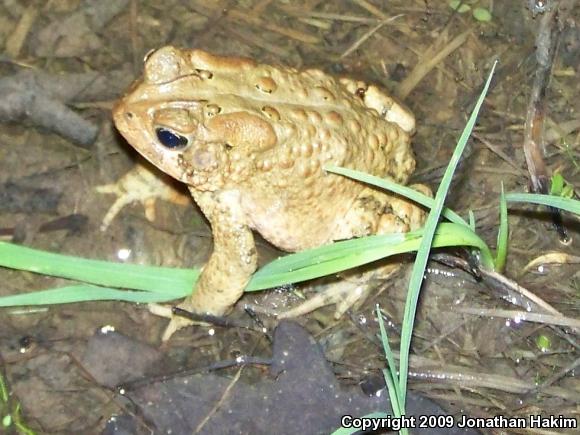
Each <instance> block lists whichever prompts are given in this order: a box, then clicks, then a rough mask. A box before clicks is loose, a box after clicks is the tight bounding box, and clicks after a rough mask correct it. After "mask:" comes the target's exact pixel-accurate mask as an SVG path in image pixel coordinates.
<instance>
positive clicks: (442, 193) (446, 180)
mask: <svg viewBox="0 0 580 435" xmlns="http://www.w3.org/2000/svg"><path fill="white" fill-rule="evenodd" d="M496 65H497V61H496V62H495V63H494V64H493V67H492V69H491V72H490V73H489V76H488V78H487V81H486V83H485V86H484V88H483V91H482V92H481V94H480V96H479V98H478V100H477V103H476V104H475V108H474V109H473V112H472V113H471V116H470V117H469V120H468V121H467V124H466V125H465V128H464V129H463V132H462V133H461V137H460V138H459V141H458V143H457V146H456V147H455V150H454V151H453V155H452V156H451V160H450V161H449V164H448V165H447V169H446V171H445V174H444V175H443V179H442V180H441V183H440V185H439V189H438V190H437V193H436V195H435V202H434V205H433V207H432V208H431V212H430V213H429V216H428V217H427V222H426V223H425V230H424V232H423V238H422V240H421V244H420V246H419V250H418V251H417V257H416V259H415V264H414V265H413V271H412V273H411V279H410V281H409V292H408V294H407V300H406V302H405V315H404V318H403V329H402V333H401V348H400V349H401V350H400V369H399V373H400V375H399V386H400V389H401V396H402V402H403V403H405V400H406V394H407V377H408V370H409V350H410V348H411V339H412V336H413V325H414V322H415V314H416V311H417V302H418V299H419V293H420V291H421V284H422V281H423V274H424V272H425V267H426V266H427V259H428V257H429V250H430V249H431V244H432V242H433V238H434V236H435V229H436V228H437V224H438V222H439V217H440V216H441V211H442V210H443V204H444V202H445V197H446V196H447V191H448V190H449V186H450V185H451V179H452V178H453V174H454V173H455V169H456V168H457V165H458V163H459V160H460V158H461V155H462V154H463V151H464V149H465V145H466V144H467V140H468V139H469V136H470V135H471V131H472V130H473V127H474V126H475V122H476V120H477V115H478V114H479V110H480V109H481V106H482V104H483V101H484V99H485V96H486V94H487V90H488V89H489V85H490V83H491V79H492V77H493V73H494V70H495V67H496Z"/></svg>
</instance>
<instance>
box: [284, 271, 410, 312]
mask: <svg viewBox="0 0 580 435" xmlns="http://www.w3.org/2000/svg"><path fill="white" fill-rule="evenodd" d="M398 269H399V265H398V264H386V265H384V266H381V267H380V268H378V269H376V270H370V271H366V272H357V271H356V270H355V271H349V272H344V273H342V274H341V281H339V282H336V283H332V284H330V285H328V287H327V288H326V289H324V290H322V291H321V292H319V293H318V294H316V295H315V296H313V297H311V298H310V299H308V300H307V301H305V302H303V303H301V304H299V305H297V306H296V307H294V308H291V309H289V310H288V311H285V312H283V313H278V314H276V317H277V318H278V319H287V318H289V317H297V316H301V315H303V314H307V313H310V312H312V311H314V310H317V309H318V308H322V307H324V306H327V305H332V304H336V309H335V311H334V318H335V319H339V318H340V317H342V315H343V314H344V313H346V312H347V311H348V310H349V309H351V308H358V307H360V306H361V305H362V304H363V303H364V302H365V301H366V300H367V298H368V296H369V294H370V293H371V292H372V291H373V290H375V289H377V288H378V287H379V284H378V282H380V281H382V280H387V279H388V278H389V277H390V276H391V275H392V274H393V273H395V272H396V271H397V270H398Z"/></svg>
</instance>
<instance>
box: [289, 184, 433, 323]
mask: <svg viewBox="0 0 580 435" xmlns="http://www.w3.org/2000/svg"><path fill="white" fill-rule="evenodd" d="M411 187H412V188H413V189H415V190H418V191H420V192H421V193H424V194H426V195H429V196H431V191H430V190H429V188H428V187H426V186H424V185H421V184H417V185H413V186H411ZM424 221H425V212H424V210H423V209H421V208H420V207H418V206H416V205H414V204H413V203H412V202H410V201H407V200H404V199H402V198H398V197H392V196H390V195H387V194H385V193H383V192H378V191H376V190H373V189H370V188H369V189H366V190H365V191H364V192H363V194H362V195H360V196H359V198H358V199H357V201H356V203H355V205H354V207H353V208H352V209H351V210H350V211H349V213H348V214H347V216H346V217H345V219H344V220H343V222H344V224H343V225H341V226H340V227H339V230H338V231H337V233H338V237H336V239H347V238H353V237H361V236H365V235H370V234H392V233H405V232H408V231H413V230H416V229H418V228H420V227H421V226H422V225H423V222H424ZM399 267H400V264H399V263H397V262H394V261H393V260H389V259H387V260H385V261H381V262H380V264H379V265H377V266H376V267H372V265H368V266H364V267H360V268H356V269H352V270H349V271H346V272H343V273H341V274H340V275H339V277H340V280H339V281H338V282H336V283H333V284H331V285H329V286H328V287H327V288H326V289H325V290H323V291H321V292H320V293H318V294H317V295H315V296H314V297H312V298H310V299H309V300H307V301H305V302H303V303H301V304H299V305H298V306H296V307H294V308H292V309H290V310H288V311H285V312H283V313H280V314H278V318H288V317H295V316H300V315H303V314H306V313H309V312H311V311H314V310H316V309H318V308H320V307H323V306H326V305H331V304H336V310H335V314H334V317H335V318H336V319H338V318H340V317H341V316H342V315H343V314H344V313H345V312H346V311H347V310H348V309H350V308H351V307H359V306H361V305H362V304H363V303H364V302H365V300H366V299H367V297H368V295H369V294H370V293H371V291H372V290H373V289H375V288H376V287H377V285H376V282H377V281H384V280H386V279H388V278H389V277H390V276H391V275H392V274H393V273H395V272H396V271H397V270H398V269H399Z"/></svg>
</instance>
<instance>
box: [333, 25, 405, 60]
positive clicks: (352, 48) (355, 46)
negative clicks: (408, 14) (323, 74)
mask: <svg viewBox="0 0 580 435" xmlns="http://www.w3.org/2000/svg"><path fill="white" fill-rule="evenodd" d="M399 17H401V15H395V16H394V17H391V18H388V19H386V20H383V21H381V22H380V23H379V24H377V25H376V26H375V27H373V28H372V29H370V30H369V31H367V32H366V33H365V34H364V35H362V36H361V37H360V38H359V39H357V40H356V41H355V42H354V44H352V45H351V46H350V47H349V48H347V49H346V50H345V52H344V53H342V54H341V55H340V59H344V58H345V57H347V56H348V55H349V54H351V53H352V52H353V51H355V50H356V49H358V48H359V47H360V46H361V45H362V44H364V42H365V41H366V40H367V39H369V38H370V37H371V36H372V35H373V34H374V33H375V32H377V31H378V30H379V29H380V28H381V27H383V26H384V25H385V24H387V23H390V22H391V21H393V20H396V19H397V18H399Z"/></svg>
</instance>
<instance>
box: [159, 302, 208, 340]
mask: <svg viewBox="0 0 580 435" xmlns="http://www.w3.org/2000/svg"><path fill="white" fill-rule="evenodd" d="M184 304H186V302H184V303H182V304H180V305H179V306H178V307H179V308H181V309H183V310H185V311H191V307H190V306H189V305H187V306H184ZM148 308H149V311H150V312H151V313H152V314H155V315H156V316H161V317H165V318H167V319H170V321H169V325H167V327H166V328H165V331H164V332H163V336H162V337H161V341H164V342H165V341H168V340H169V339H170V338H171V336H172V335H173V334H174V333H175V332H177V331H179V330H180V329H183V328H186V327H188V326H191V325H193V324H194V323H199V322H193V321H192V320H189V319H187V318H185V317H183V316H178V315H176V314H175V313H174V312H173V306H171V305H160V304H149V305H148Z"/></svg>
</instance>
